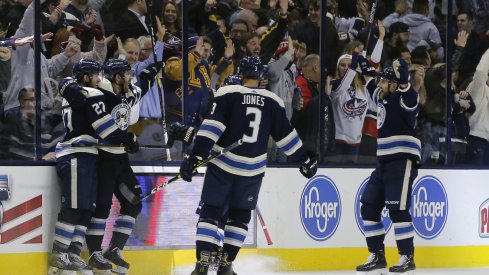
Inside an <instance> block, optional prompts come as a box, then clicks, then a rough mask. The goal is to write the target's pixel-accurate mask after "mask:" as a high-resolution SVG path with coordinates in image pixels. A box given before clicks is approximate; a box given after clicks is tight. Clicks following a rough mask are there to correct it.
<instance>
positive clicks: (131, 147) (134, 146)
mask: <svg viewBox="0 0 489 275" xmlns="http://www.w3.org/2000/svg"><path fill="white" fill-rule="evenodd" d="M122 145H124V150H125V151H126V152H128V153H129V154H134V153H136V152H137V151H139V143H138V141H137V137H136V135H135V134H134V133H126V135H125V136H124V138H123V141H122Z"/></svg>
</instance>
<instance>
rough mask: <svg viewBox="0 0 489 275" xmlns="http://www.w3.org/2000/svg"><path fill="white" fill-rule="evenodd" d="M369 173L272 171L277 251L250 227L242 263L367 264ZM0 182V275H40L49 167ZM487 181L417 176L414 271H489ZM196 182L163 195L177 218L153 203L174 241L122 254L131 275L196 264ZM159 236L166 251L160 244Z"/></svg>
mask: <svg viewBox="0 0 489 275" xmlns="http://www.w3.org/2000/svg"><path fill="white" fill-rule="evenodd" d="M134 170H135V171H136V172H137V173H138V175H145V174H148V175H153V176H154V175H158V174H165V176H168V175H171V174H172V173H176V172H177V167H169V168H162V167H134ZM371 171H372V169H344V168H343V169H332V168H331V169H330V168H322V169H319V171H318V174H317V176H315V177H314V178H312V179H310V180H306V179H305V178H303V177H302V176H301V175H300V173H298V171H297V169H296V168H269V169H268V170H267V172H266V176H265V179H264V181H263V185H262V191H261V194H260V199H259V206H260V209H261V212H262V215H263V217H264V219H265V222H266V225H267V227H268V230H269V232H270V236H271V239H272V241H273V244H272V245H267V241H266V239H265V236H264V234H263V232H262V229H261V227H260V224H259V223H258V224H257V225H256V226H257V227H255V225H254V223H253V226H252V227H253V229H254V230H250V235H249V236H248V238H247V248H246V249H244V253H243V255H241V254H240V257H247V255H266V256H270V257H273V258H274V259H276V261H274V264H273V266H270V267H269V269H270V270H342V269H353V268H354V266H355V265H357V264H359V263H362V262H364V261H365V259H366V257H367V255H368V252H367V250H366V248H365V240H364V238H363V235H362V231H361V227H360V225H359V224H360V221H359V217H358V207H359V203H358V199H359V195H360V194H361V192H360V190H361V188H362V187H363V184H364V183H365V182H366V180H367V179H368V177H369V175H370V173H371ZM201 172H204V170H201ZM1 175H4V176H7V177H8V185H9V189H10V198H9V199H6V200H4V201H2V202H1V203H2V206H3V211H2V213H3V217H2V222H1V228H0V234H1V240H0V275H3V274H5V275H7V274H8V275H13V274H32V275H36V274H46V270H47V257H48V252H49V251H50V246H51V242H52V237H53V234H52V233H53V230H54V221H55V217H56V214H57V211H58V208H59V183H58V179H57V176H56V171H55V168H54V167H53V166H28V167H25V166H23V167H20V166H13V167H6V166H3V167H2V168H1V169H0V179H1ZM4 178H6V177H4ZM488 178H489V171H486V170H420V173H419V176H418V178H417V179H416V182H415V185H414V190H413V197H412V208H411V213H412V214H413V224H414V227H415V230H416V236H415V246H416V251H415V254H416V264H417V266H418V267H425V268H429V267H479V266H489V183H488V181H487V179H488ZM197 179H198V180H197V181H198V182H197V183H195V184H194V183H192V184H190V183H185V182H180V181H177V182H175V183H173V184H172V185H169V186H168V187H167V188H166V189H165V190H164V192H165V196H167V197H165V198H175V200H176V202H175V205H176V206H175V208H177V209H176V210H175V211H177V212H176V213H174V214H171V213H170V212H165V211H173V210H171V209H172V208H171V207H170V208H155V207H156V206H155V205H154V204H153V207H152V208H151V209H153V210H154V209H156V210H157V211H159V212H161V213H159V214H161V216H171V219H170V220H169V221H165V223H164V228H165V229H164V230H167V231H165V232H173V233H172V234H171V235H170V233H165V234H164V235H158V232H159V231H160V229H159V227H156V230H153V231H156V232H153V234H156V235H154V236H155V237H153V238H156V240H153V242H152V243H151V245H148V244H147V243H139V244H138V245H131V246H130V247H128V249H127V250H126V251H125V252H124V254H125V257H127V258H128V260H129V262H131V264H132V267H131V274H133V275H156V274H172V270H174V269H175V268H176V267H179V266H182V265H190V264H192V263H193V261H194V255H195V252H194V251H193V248H192V246H191V245H189V242H190V243H192V242H193V240H192V239H191V238H192V236H191V235H193V233H192V232H193V230H194V229H193V227H192V224H194V223H195V221H196V215H195V214H193V213H194V210H195V207H196V206H197V204H198V193H199V191H200V188H201V178H197ZM184 190H185V193H182V192H184ZM196 194H197V195H196ZM162 201H168V200H167V199H162ZM156 202H159V201H158V200H156ZM153 203H155V201H153ZM178 208H179V209H178ZM151 209H150V210H151ZM167 209H170V210H167ZM177 216H178V217H177ZM383 221H384V225H385V227H386V228H387V229H388V232H387V238H386V245H387V247H388V248H387V256H388V261H390V262H395V261H397V257H398V256H397V251H396V248H395V240H394V236H393V232H392V231H393V229H392V228H391V221H390V219H389V218H388V216H387V215H384V219H383ZM144 222H147V224H154V221H141V223H144ZM160 222H161V221H160ZM182 224H183V225H185V224H190V226H187V225H185V226H186V227H190V228H187V229H188V232H190V233H186V235H182V236H179V235H178V234H176V233H178V232H181V230H182V229H180V227H181V226H182ZM155 226H156V225H155ZM175 232H176V233H175ZM138 234H140V233H138ZM162 236H163V237H162ZM164 236H167V238H171V239H172V240H171V241H172V242H171V243H169V244H166V243H164V244H162V243H160V242H158V240H157V239H158V238H164ZM189 238H190V239H189ZM238 260H239V258H238Z"/></svg>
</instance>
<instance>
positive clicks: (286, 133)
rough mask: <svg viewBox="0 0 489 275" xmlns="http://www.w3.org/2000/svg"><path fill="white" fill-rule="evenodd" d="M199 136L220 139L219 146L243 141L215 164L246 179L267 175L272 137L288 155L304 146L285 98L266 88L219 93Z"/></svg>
mask: <svg viewBox="0 0 489 275" xmlns="http://www.w3.org/2000/svg"><path fill="white" fill-rule="evenodd" d="M220 131H222V133H221V132H220ZM216 134H217V135H219V134H220V136H216ZM199 135H200V136H204V137H208V138H210V139H214V140H215V139H217V141H216V145H217V146H218V147H226V146H228V145H230V144H232V143H233V142H235V141H237V140H239V139H243V142H244V143H243V144H242V145H241V146H239V147H237V148H236V149H234V150H232V152H231V153H228V154H226V155H225V156H223V157H221V158H219V159H218V160H217V161H214V162H213V163H215V164H216V165H217V166H219V167H220V168H222V169H223V170H226V171H228V172H231V173H233V174H238V175H243V176H253V175H258V174H261V173H263V172H264V170H265V166H266V160H267V146H268V139H269V136H272V138H273V139H274V140H275V141H277V145H278V146H279V147H281V148H282V149H283V150H284V152H285V153H286V154H287V155H290V154H293V153H294V152H295V151H296V150H297V149H298V148H299V147H300V146H301V145H302V143H301V141H300V139H299V137H298V136H297V133H296V132H295V130H294V129H293V128H292V126H291V125H290V123H289V121H288V119H287V117H286V115H285V109H284V103H283V101H282V99H280V98H279V97H278V96H277V95H275V94H274V93H272V92H270V91H268V90H266V89H261V88H252V87H245V86H240V85H230V86H225V87H223V88H220V89H219V90H218V92H217V95H216V97H215V99H214V105H213V106H212V109H211V114H210V116H209V118H208V119H206V120H205V121H204V123H203V124H202V127H201V129H200V130H199V133H198V136H199Z"/></svg>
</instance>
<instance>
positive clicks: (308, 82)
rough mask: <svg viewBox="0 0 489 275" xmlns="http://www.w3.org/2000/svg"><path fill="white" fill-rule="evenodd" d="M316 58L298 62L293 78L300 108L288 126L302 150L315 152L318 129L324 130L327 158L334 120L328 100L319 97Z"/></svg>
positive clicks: (318, 61)
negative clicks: (322, 110)
mask: <svg viewBox="0 0 489 275" xmlns="http://www.w3.org/2000/svg"><path fill="white" fill-rule="evenodd" d="M320 66H321V65H320V57H319V55H317V54H309V55H307V56H306V57H305V58H304V60H303V61H302V62H301V73H300V74H299V75H298V76H297V77H296V85H297V87H298V88H300V89H301V101H300V103H301V104H300V109H294V110H293V115H292V120H291V122H292V125H293V126H294V128H296V130H297V133H298V134H299V136H300V138H301V140H302V141H303V143H304V146H305V148H306V150H308V151H312V152H319V132H320V131H319V127H324V138H325V142H324V146H325V148H324V151H323V153H324V154H325V155H331V153H330V152H331V151H332V150H333V145H334V128H335V127H334V120H333V111H332V108H331V99H330V97H329V95H328V94H326V93H324V94H323V95H321V96H320V95H319V81H320V80H321V69H320ZM321 100H323V104H324V106H325V110H324V123H325V124H324V125H322V126H320V119H319V118H320V115H319V114H320V108H319V107H320V103H321Z"/></svg>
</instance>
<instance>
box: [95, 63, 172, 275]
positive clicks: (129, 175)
mask: <svg viewBox="0 0 489 275" xmlns="http://www.w3.org/2000/svg"><path fill="white" fill-rule="evenodd" d="M162 65H163V63H162V62H156V63H153V64H150V65H149V66H148V67H147V68H146V69H144V70H143V71H142V72H141V74H140V79H141V80H140V81H138V82H137V83H136V84H135V85H133V84H131V79H132V72H131V67H130V65H129V63H128V62H127V61H126V60H123V59H116V58H114V59H109V60H108V61H107V62H106V63H105V64H104V69H103V72H104V76H105V77H106V78H107V80H108V81H110V82H109V83H107V84H106V85H99V89H100V90H101V91H102V92H103V93H104V95H105V97H106V98H107V110H108V112H110V113H111V114H112V118H113V120H114V121H115V123H116V125H117V127H118V128H119V129H120V130H121V131H124V132H127V129H128V127H129V124H130V116H131V107H132V106H134V105H136V104H137V103H138V102H139V101H140V100H141V97H142V96H144V94H146V92H147V91H148V89H149V87H151V86H152V84H153V81H154V79H155V77H156V74H157V73H158V71H159V70H160V69H161V68H162ZM101 86H102V87H104V88H105V89H103V88H100V87H101ZM128 135H129V136H131V137H132V138H131V139H129V140H131V142H129V143H128V145H130V146H127V147H126V148H121V147H119V148H117V147H111V146H110V144H112V143H111V142H110V141H109V140H103V141H102V143H107V144H108V146H106V147H104V146H101V147H100V148H99V157H100V161H99V164H98V181H99V182H100V184H99V186H98V187H99V188H98V189H97V199H96V205H97V206H96V208H95V211H94V213H93V216H92V219H91V221H90V224H89V226H88V229H87V235H86V239H87V246H88V250H89V251H90V253H95V252H98V253H99V252H100V251H101V250H102V240H103V237H104V232H105V223H106V219H107V218H108V216H109V213H110V208H111V205H112V195H113V194H115V196H116V197H117V199H118V200H119V203H120V204H121V209H120V215H119V217H118V218H117V220H116V222H115V225H114V229H113V234H112V239H111V241H110V244H109V247H108V249H107V251H106V252H105V253H104V254H103V256H104V257H105V258H106V259H107V260H109V261H110V262H112V263H113V264H114V265H116V269H114V270H113V271H114V273H117V274H126V272H127V269H128V268H129V263H128V262H126V261H125V260H124V259H123V258H122V254H121V250H122V249H123V248H124V246H125V244H126V242H127V240H128V238H129V236H130V235H131V232H132V229H133V227H134V223H135V221H136V217H137V215H139V212H141V208H142V205H141V204H140V203H139V204H137V205H133V204H131V203H130V202H129V201H128V200H127V199H126V197H128V196H129V197H131V196H138V197H139V196H140V195H141V188H140V187H139V182H138V181H137V179H136V176H135V175H134V172H133V170H132V168H131V166H130V164H129V156H128V154H127V153H135V152H136V151H137V150H138V149H139V144H138V143H137V141H136V137H135V135H134V134H133V133H128ZM122 184H124V187H121V188H120V185H122ZM120 189H123V190H124V192H126V193H125V195H122V194H121V191H120ZM93 264H94V265H97V266H98V267H99V268H98V269H99V270H100V271H101V272H104V271H105V273H106V274H110V270H111V268H112V266H111V265H110V264H108V265H107V264H104V263H103V262H100V263H93Z"/></svg>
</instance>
